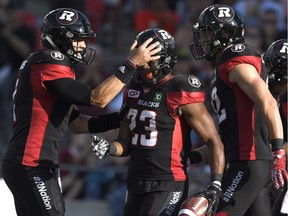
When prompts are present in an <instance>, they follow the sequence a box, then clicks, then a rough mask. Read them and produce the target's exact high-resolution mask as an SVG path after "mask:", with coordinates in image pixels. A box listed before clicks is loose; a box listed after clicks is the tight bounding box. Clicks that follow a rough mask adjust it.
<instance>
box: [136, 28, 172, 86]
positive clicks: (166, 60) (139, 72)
mask: <svg viewBox="0 0 288 216" xmlns="http://www.w3.org/2000/svg"><path fill="white" fill-rule="evenodd" d="M149 38H153V41H152V42H151V43H150V44H153V43H155V42H157V41H158V42H159V46H157V47H156V48H158V47H160V48H161V51H160V53H157V55H160V59H159V60H156V61H151V62H148V65H149V68H144V67H143V66H141V67H137V69H136V74H135V78H136V81H137V82H139V83H140V84H141V85H144V86H152V85H155V84H156V83H157V82H158V81H159V80H161V79H162V78H163V77H164V76H166V75H167V74H169V73H171V72H172V70H173V67H174V65H175V63H176V61H177V55H176V43H175V39H174V37H173V36H171V34H170V33H169V32H167V31H165V30H163V29H159V28H153V29H147V30H145V31H142V32H140V33H139V34H138V35H137V36H136V40H137V46H138V47H139V46H141V45H142V44H143V43H144V42H145V41H146V40H147V39H149ZM150 44H149V45H150Z"/></svg>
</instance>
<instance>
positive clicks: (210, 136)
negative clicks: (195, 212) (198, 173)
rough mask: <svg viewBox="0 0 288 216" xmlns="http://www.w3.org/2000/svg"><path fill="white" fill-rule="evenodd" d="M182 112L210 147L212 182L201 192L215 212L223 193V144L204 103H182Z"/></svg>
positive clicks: (210, 208) (210, 209)
mask: <svg viewBox="0 0 288 216" xmlns="http://www.w3.org/2000/svg"><path fill="white" fill-rule="evenodd" d="M180 112H181V113H182V115H183V116H184V117H185V119H186V121H187V122H188V124H189V125H190V127H191V128H192V129H193V130H194V131H195V132H196V133H197V135H198V136H199V137H200V138H201V140H202V141H203V142H204V143H205V144H206V145H207V147H208V150H209V154H208V155H209V164H210V167H211V184H210V185H209V186H208V187H207V188H206V189H205V190H204V191H203V192H201V194H202V195H203V196H204V197H206V198H207V199H208V200H209V206H208V208H209V210H208V212H209V213H210V212H214V211H215V209H217V206H218V203H219V199H220V196H221V194H222V190H221V180H222V174H223V171H224V166H225V159H224V147H223V144H222V142H221V140H220V137H219V135H218V132H217V129H216V126H215V124H214V121H213V119H212V117H211V116H210V114H209V113H208V111H207V109H206V107H205V105H204V104H203V103H193V104H187V105H182V106H181V107H180ZM206 153H207V152H206Z"/></svg>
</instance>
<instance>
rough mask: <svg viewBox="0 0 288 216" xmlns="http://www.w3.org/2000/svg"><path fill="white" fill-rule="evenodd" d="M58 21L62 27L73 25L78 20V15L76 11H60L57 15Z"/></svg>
mask: <svg viewBox="0 0 288 216" xmlns="http://www.w3.org/2000/svg"><path fill="white" fill-rule="evenodd" d="M56 17H57V21H58V22H59V23H60V24H62V25H71V24H73V23H75V22H76V20H77V19H78V13H77V12H76V11H74V10H66V9H65V10H60V11H59V12H58V13H57V16H56Z"/></svg>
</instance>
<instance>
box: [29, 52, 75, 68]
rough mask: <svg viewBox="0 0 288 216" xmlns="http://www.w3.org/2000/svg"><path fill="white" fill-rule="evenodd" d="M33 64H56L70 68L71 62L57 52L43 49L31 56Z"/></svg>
mask: <svg viewBox="0 0 288 216" xmlns="http://www.w3.org/2000/svg"><path fill="white" fill-rule="evenodd" d="M32 58H33V60H32V61H33V64H57V65H63V66H68V67H71V66H72V62H71V60H70V59H69V58H68V57H67V56H66V55H64V54H63V53H61V52H60V51H58V50H52V49H44V50H41V51H38V52H36V53H35V54H34V55H33V57H32Z"/></svg>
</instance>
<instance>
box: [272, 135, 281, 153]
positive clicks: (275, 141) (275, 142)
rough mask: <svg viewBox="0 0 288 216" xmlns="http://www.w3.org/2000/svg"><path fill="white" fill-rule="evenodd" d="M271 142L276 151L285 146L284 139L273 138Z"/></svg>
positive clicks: (273, 149)
mask: <svg viewBox="0 0 288 216" xmlns="http://www.w3.org/2000/svg"><path fill="white" fill-rule="evenodd" d="M270 143H271V145H272V151H276V150H279V149H282V148H283V144H284V140H283V139H280V138H277V139H271V140H270Z"/></svg>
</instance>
